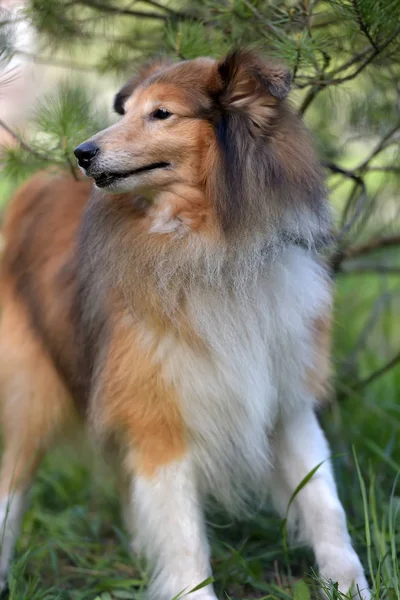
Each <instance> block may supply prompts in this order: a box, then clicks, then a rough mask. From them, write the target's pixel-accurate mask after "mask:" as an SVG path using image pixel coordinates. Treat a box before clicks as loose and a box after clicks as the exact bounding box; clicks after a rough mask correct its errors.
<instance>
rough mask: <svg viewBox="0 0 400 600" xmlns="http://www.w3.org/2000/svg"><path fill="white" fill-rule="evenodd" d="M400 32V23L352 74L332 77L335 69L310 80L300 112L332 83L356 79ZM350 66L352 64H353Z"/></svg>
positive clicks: (336, 83)
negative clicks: (319, 77) (309, 86)
mask: <svg viewBox="0 0 400 600" xmlns="http://www.w3.org/2000/svg"><path fill="white" fill-rule="evenodd" d="M399 33H400V25H399V26H398V27H396V29H395V31H394V32H393V33H392V35H391V36H390V37H389V38H388V39H387V40H386V41H385V42H384V43H383V44H381V45H376V46H374V49H373V50H372V51H371V52H370V54H369V56H368V57H367V58H366V60H364V62H363V63H361V65H360V66H359V67H358V68H357V69H356V70H355V71H354V72H353V73H351V74H350V75H347V76H345V77H338V78H335V77H332V76H333V75H334V74H335V71H333V72H332V73H329V74H328V73H327V76H326V77H324V78H323V79H319V80H318V79H314V80H312V81H310V82H309V83H308V85H310V84H312V88H311V89H310V91H309V92H308V94H307V95H306V97H305V98H304V100H303V102H302V104H301V106H300V108H299V113H300V114H301V115H304V113H305V112H306V110H307V109H308V107H309V106H310V104H311V103H312V102H313V101H314V100H315V98H316V96H317V95H318V94H319V93H320V92H321V91H322V90H323V89H325V88H327V87H329V86H331V85H339V84H342V83H345V82H346V81H351V80H352V79H355V78H356V77H357V76H358V75H360V73H362V71H364V69H366V67H368V65H369V64H371V62H372V61H373V60H374V59H375V58H376V57H377V56H378V55H379V54H381V53H382V52H383V51H384V50H386V48H387V47H388V46H389V45H390V44H391V43H392V42H393V41H394V40H395V39H396V37H397V36H398V35H399ZM355 62H356V61H355ZM349 66H351V64H350V65H349ZM346 68H348V67H346ZM338 69H340V70H343V65H341V66H340V67H338ZM338 69H336V73H337V72H338ZM305 85H307V84H305ZM305 85H303V86H299V87H305Z"/></svg>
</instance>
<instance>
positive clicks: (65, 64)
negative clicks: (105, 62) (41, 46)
mask: <svg viewBox="0 0 400 600" xmlns="http://www.w3.org/2000/svg"><path fill="white" fill-rule="evenodd" d="M15 54H18V55H20V56H25V57H26V58H29V59H30V60H32V62H35V63H38V64H40V65H49V66H52V67H61V68H62V69H72V70H74V71H85V72H91V73H93V71H95V70H96V69H97V67H96V66H95V65H84V64H83V63H77V62H75V61H71V62H70V61H67V60H58V59H54V58H50V57H49V58H46V57H45V56H38V55H36V54H34V53H32V52H25V51H24V50H17V51H16V52H15Z"/></svg>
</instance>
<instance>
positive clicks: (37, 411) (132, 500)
mask: <svg viewBox="0 0 400 600" xmlns="http://www.w3.org/2000/svg"><path fill="white" fill-rule="evenodd" d="M289 88H290V76H289V73H288V72H287V70H286V69H285V68H283V67H282V66H281V65H279V64H276V63H274V62H271V61H268V60H264V59H263V58H261V57H260V56H258V55H257V54H256V53H254V52H252V51H248V50H234V51H232V52H230V53H229V54H228V55H227V56H226V57H225V58H223V59H221V60H220V61H215V60H212V59H210V58H198V59H196V60H190V61H183V62H179V63H175V64H171V63H168V62H164V61H163V60H158V61H155V62H153V63H152V64H150V65H149V66H147V67H145V68H143V69H142V70H141V71H140V72H139V74H138V75H137V76H136V77H134V78H133V79H132V80H130V81H129V82H128V83H127V84H126V85H125V86H124V87H123V88H122V89H121V91H120V92H119V93H118V94H117V96H116V98H115V104H114V107H115V110H116V111H117V112H118V113H119V114H121V115H122V118H121V119H120V121H119V122H117V123H116V124H115V125H112V126H111V127H108V128H107V129H105V130H104V131H101V132H100V133H98V134H97V135H95V136H94V137H92V138H91V139H90V140H88V141H86V142H84V143H83V144H81V145H80V146H78V147H77V148H76V149H75V155H76V157H77V158H78V162H79V165H80V167H81V168H82V170H83V172H84V173H85V174H86V175H87V176H88V177H89V178H92V179H94V183H95V185H94V186H93V187H92V183H91V182H90V181H89V180H81V181H74V180H73V179H72V178H71V177H69V176H66V175H63V174H59V175H57V176H54V175H51V174H48V173H47V174H43V173H42V174H39V175H36V176H35V177H34V178H33V179H31V180H30V181H28V183H27V184H25V185H24V187H23V188H22V189H21V190H20V191H19V192H18V193H17V194H16V197H15V199H14V201H13V202H12V204H11V206H10V209H9V211H8V214H7V216H6V219H5V223H4V238H5V250H4V253H3V259H2V272H1V277H2V284H1V292H2V322H1V331H0V338H1V339H0V356H1V366H0V369H1V380H0V382H1V396H2V406H1V411H2V412H1V416H2V423H3V431H4V454H3V460H2V468H1V478H0V492H1V511H2V512H1V519H2V520H3V535H2V547H1V561H0V570H1V576H2V579H3V584H4V582H5V579H6V574H7V567H8V565H9V562H10V559H11V556H12V552H13V547H14V542H15V538H16V536H17V534H18V529H19V526H20V522H21V518H22V514H23V508H24V504H25V503H24V497H25V494H26V492H27V490H28V488H29V487H30V485H31V483H32V480H33V476H34V473H35V470H36V468H37V466H38V463H39V461H40V459H41V458H42V456H43V454H44V452H45V451H46V450H47V449H48V447H49V445H50V444H51V443H52V442H54V441H55V440H57V438H59V437H60V434H61V432H64V430H65V429H66V428H68V426H71V427H72V428H73V427H74V423H75V419H74V415H75V414H76V413H78V414H79V415H80V416H81V417H83V418H85V419H86V422H87V423H88V425H89V428H90V431H91V432H92V434H93V435H94V436H95V439H97V440H98V441H99V442H100V444H99V445H101V446H102V447H103V449H104V451H105V454H106V455H107V456H110V457H111V456H114V457H115V456H117V457H118V460H117V461H116V462H117V463H118V466H119V471H120V479H121V486H122V487H123V492H122V497H123V506H124V514H125V515H126V519H127V522H128V525H129V530H130V532H131V533H132V539H133V542H132V546H133V549H134V551H135V552H138V553H140V554H141V555H144V557H146V558H147V560H148V561H149V563H150V565H151V568H152V577H151V581H150V587H149V596H148V597H149V598H151V600H171V599H172V598H173V597H174V596H176V595H177V594H179V593H180V592H181V591H182V590H185V591H186V592H188V591H189V590H191V589H193V588H194V587H196V586H197V585H198V584H200V583H201V582H203V581H205V580H206V579H207V578H209V576H210V574H211V572H210V556H209V546H208V542H207V535H206V528H205V521H204V516H203V509H204V505H205V502H206V501H207V499H208V498H210V497H213V498H214V499H216V500H217V501H220V502H221V503H222V504H223V505H224V506H225V508H226V509H227V510H228V511H230V512H232V513H235V514H238V513H240V512H243V510H246V508H248V507H249V506H250V505H251V503H252V502H253V501H254V499H256V500H257V501H258V502H260V500H261V499H262V498H264V496H265V495H266V494H268V495H269V497H270V499H271V501H272V503H273V505H274V506H275V507H276V509H277V510H278V511H279V513H280V514H281V515H285V514H286V511H287V508H288V504H289V500H290V499H291V497H292V494H293V492H294V490H295V489H296V487H297V486H298V485H299V483H300V482H301V481H302V480H303V479H304V477H305V476H306V475H307V474H308V473H310V471H312V470H313V469H314V468H315V467H317V466H318V465H319V467H318V468H317V470H316V471H315V473H314V475H313V477H312V478H311V479H310V481H309V482H308V483H307V485H305V486H304V487H303V488H302V489H301V491H300V492H299V493H298V494H297V495H296V496H295V499H294V501H293V502H291V503H290V509H289V512H288V525H289V528H290V531H291V532H292V533H293V534H294V535H296V536H297V539H298V540H300V541H301V542H303V543H306V544H310V545H311V546H312V548H313V551H314V553H315V558H316V562H317V564H318V567H319V572H320V575H321V576H322V577H323V578H325V579H327V580H333V581H334V582H338V586H339V589H340V590H341V591H342V592H345V593H347V592H349V591H350V592H351V593H354V594H356V595H357V597H358V598H369V592H368V584H367V581H366V579H365V577H364V573H363V568H362V566H361V563H360V560H359V558H358V557H357V555H356V553H355V551H354V550H353V548H352V545H351V541H350V537H349V534H348V531H347V527H346V519H345V514H344V511H343V508H342V506H341V503H340V501H339V499H338V495H337V491H336V486H335V482H334V478H333V474H332V468H331V464H330V461H329V448H328V445H327V442H326V440H325V437H324V434H323V432H322V431H321V428H320V426H319V424H318V421H317V418H316V416H315V413H314V411H315V409H316V407H318V404H319V402H320V401H321V398H322V397H323V395H324V392H325V389H326V384H327V381H328V378H329V370H330V367H329V363H330V359H329V329H330V320H331V317H330V312H331V299H332V288H331V283H330V278H329V274H328V271H327V268H326V267H325V266H324V264H323V260H322V258H321V257H320V253H319V250H320V249H321V247H323V245H324V243H326V241H327V240H328V239H329V236H330V230H331V225H330V215H329V209H328V205H327V202H326V194H325V189H324V184H323V177H322V173H321V168H320V165H319V163H318V161H317V159H316V157H315V155H314V153H313V150H312V147H311V143H310V140H309V137H308V135H307V132H306V131H305V128H304V126H303V124H302V122H301V119H300V118H299V116H298V115H297V114H296V113H295V112H294V111H293V110H292V109H291V108H290V106H289V105H288V103H287V100H286V97H287V95H288V93H289ZM190 597H192V598H196V599H197V600H198V599H202V600H212V599H213V600H215V599H216V596H215V593H214V591H213V587H212V585H211V584H208V585H206V586H204V587H202V588H201V589H198V590H196V591H194V592H193V593H192V594H191V596H190Z"/></svg>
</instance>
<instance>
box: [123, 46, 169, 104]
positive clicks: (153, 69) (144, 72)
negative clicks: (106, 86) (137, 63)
mask: <svg viewBox="0 0 400 600" xmlns="http://www.w3.org/2000/svg"><path fill="white" fill-rule="evenodd" d="M169 64H170V63H169V62H168V61H167V59H165V58H157V59H154V60H152V61H151V62H150V63H148V64H146V65H144V66H143V67H141V68H140V69H139V71H138V73H137V74H136V75H135V76H134V77H132V79H130V80H129V81H128V82H127V83H126V84H125V85H124V86H122V88H121V89H120V90H119V92H118V93H117V94H116V96H115V98H114V105H113V106H114V110H115V112H116V113H118V114H119V115H124V114H125V102H126V101H127V99H128V98H129V96H131V95H132V93H133V91H134V90H135V89H136V88H137V86H138V85H139V84H140V83H142V81H144V80H145V79H147V77H150V75H154V74H155V73H157V72H158V71H161V70H162V69H163V68H164V67H167V66H168V65H169Z"/></svg>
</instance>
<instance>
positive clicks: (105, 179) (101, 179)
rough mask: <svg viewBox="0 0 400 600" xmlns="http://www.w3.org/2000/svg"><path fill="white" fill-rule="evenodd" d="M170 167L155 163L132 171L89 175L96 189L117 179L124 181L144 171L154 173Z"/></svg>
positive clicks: (168, 164) (106, 185)
mask: <svg viewBox="0 0 400 600" xmlns="http://www.w3.org/2000/svg"><path fill="white" fill-rule="evenodd" d="M169 166H170V163H167V162H155V163H151V164H150V165H145V166H143V167H138V168H137V169H133V170H132V171H123V172H121V173H118V172H116V171H115V172H114V171H103V172H102V173H94V174H93V175H90V176H91V177H93V179H94V180H95V182H96V185H97V187H100V188H104V187H108V186H109V185H111V184H113V183H115V182H116V181H118V180H119V179H126V178H127V177H131V176H132V175H138V174H139V173H145V172H146V171H154V170H156V169H166V168H168V167H169Z"/></svg>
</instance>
